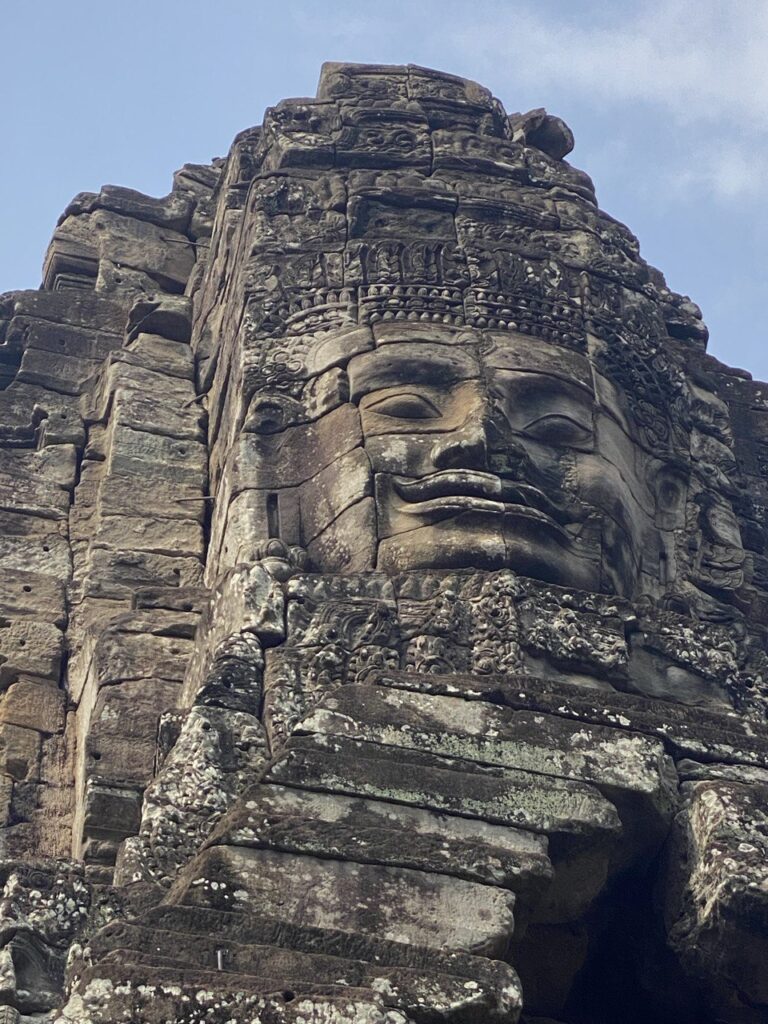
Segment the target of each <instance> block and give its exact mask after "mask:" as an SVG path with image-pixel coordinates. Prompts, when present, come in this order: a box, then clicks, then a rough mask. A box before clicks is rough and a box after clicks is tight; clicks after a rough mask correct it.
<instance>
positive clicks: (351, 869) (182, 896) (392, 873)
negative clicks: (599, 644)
mask: <svg viewBox="0 0 768 1024" xmlns="http://www.w3.org/2000/svg"><path fill="white" fill-rule="evenodd" d="M171 898H172V900H173V901H174V902H182V903H192V904H196V905H199V906H209V907H212V908H214V909H218V908H224V907H226V908H228V909H231V910H237V911H242V910H244V909H246V908H247V907H248V906H249V905H252V904H251V901H254V902H255V903H257V904H258V905H259V906H261V907H262V908H263V911H264V913H267V914H270V915H271V916H276V917H280V918H284V919H285V920H288V921H294V922H296V923H297V924H302V925H313V926H319V927H328V928H341V929H344V930H348V931H349V930H351V931H362V932H363V933H367V934H374V935H377V936H381V937H382V938H386V939H391V940H393V941H396V942H412V943H415V944H417V945H422V946H432V947H436V948H438V949H440V948H444V947H446V946H449V947H450V948H452V949H458V950H462V951H464V952H468V953H480V954H482V955H486V956H494V955H497V956H498V955H499V954H503V953H504V951H505V949H506V947H507V944H508V942H509V939H510V937H511V935H512V931H513V929H514V921H513V916H512V907H513V905H514V896H513V895H512V894H511V893H509V892H507V891H505V890H503V889H499V888H496V887H494V886H484V885H480V884H478V883H475V882H467V881H464V880H463V879H458V878H448V877H447V876H445V875H434V874H428V873H427V872H423V871H412V870H409V869H406V868H389V867H380V866H378V865H371V864H355V863H351V862H345V861H330V860H318V859H317V858H314V857H303V856H295V855H293V854H283V853H275V852H273V851H270V850H247V849H245V848H242V847H238V848H235V847H216V848H214V849H212V850H208V851H206V852H205V853H204V854H202V855H201V857H199V858H198V859H197V860H196V861H195V862H194V864H193V865H192V866H191V867H190V868H189V869H188V874H187V877H186V878H185V879H183V880H181V879H180V880H179V882H178V883H177V886H176V888H175V889H174V891H173V893H172V897H171Z"/></svg>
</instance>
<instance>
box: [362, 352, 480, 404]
mask: <svg viewBox="0 0 768 1024" xmlns="http://www.w3.org/2000/svg"><path fill="white" fill-rule="evenodd" d="M381 351H382V357H381V358H380V359H379V358H376V359H369V360H366V363H365V364H362V365H358V366H353V365H352V364H350V366H349V368H348V372H349V376H350V385H351V387H350V390H351V397H352V399H353V401H354V400H357V399H359V398H360V397H361V396H362V395H365V394H369V393H370V392H371V391H379V390H382V389H384V388H390V387H396V386H398V385H404V386H407V385H409V384H410V385H417V384H427V385H430V386H432V387H437V388H441V387H445V386H451V385H453V384H457V383H458V382H459V381H462V380H472V379H476V378H477V377H478V376H479V372H474V373H472V372H469V367H461V366H458V365H457V363H456V362H455V361H453V360H449V359H443V358H441V357H440V356H439V355H433V356H432V357H431V358H429V359H426V358H418V357H416V356H411V355H409V356H406V357H403V356H400V357H399V358H395V359H393V358H391V357H388V356H387V355H386V353H384V352H383V350H381ZM377 354H378V353H377Z"/></svg>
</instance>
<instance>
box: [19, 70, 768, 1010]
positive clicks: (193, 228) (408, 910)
mask: <svg viewBox="0 0 768 1024" xmlns="http://www.w3.org/2000/svg"><path fill="white" fill-rule="evenodd" d="M572 145H573V139H572V136H571V133H570V131H569V129H568V127H567V126H566V125H565V124H564V123H563V122H562V121H561V120H560V119H559V118H557V117H554V116H552V115H550V114H547V113H546V112H545V111H544V110H535V111H530V112H529V113H527V114H507V113H506V112H505V110H504V108H503V107H502V105H501V104H500V102H499V101H498V100H496V99H494V98H493V97H492V96H491V95H490V94H489V93H488V92H487V90H485V89H484V88H482V87H481V86H479V85H477V84H475V83H474V82H468V81H464V80H462V79H458V78H455V77H453V76H451V75H447V74H443V73H439V72H435V71H431V70H428V69H425V68H419V67H411V66H409V67H380V66H368V65H354V64H327V65H325V66H324V68H323V70H322V74H321V77H320V85H319V89H318V95H317V98H315V99H298V100H295V99H294V100H286V101H284V102H282V103H280V104H278V106H276V107H274V108H271V109H269V110H268V111H267V112H266V114H265V116H264V121H263V124H262V125H261V126H259V127H256V128H252V129H248V130H247V131H245V132H243V133H242V134H241V135H239V136H238V137H237V138H236V139H235V141H234V144H233V146H232V149H231V151H230V153H229V156H228V157H227V158H226V159H223V160H215V161H213V163H212V164H211V165H210V166H201V165H186V166H184V167H183V168H182V169H181V170H180V171H179V172H177V174H176V175H175V177H174V183H173V190H172V191H171V193H170V194H169V195H168V196H166V197H165V198H163V199H152V198H149V197H147V196H144V195H141V194H139V193H136V192H133V191H131V190H129V189H125V188H117V187H111V186H105V187H104V188H103V189H102V191H101V192H100V193H99V194H98V195H95V194H90V193H83V194H80V195H78V196H76V197H75V199H74V200H73V201H72V203H71V204H70V206H69V207H68V208H67V210H66V211H65V212H64V214H63V216H62V218H61V220H60V222H59V224H58V226H57V228H56V230H55V232H54V236H53V239H52V241H51V244H50V248H49V250H48V253H47V256H46V260H45V269H44V280H43V284H42V287H41V288H40V290H39V291H28V292H15V293H11V294H7V295H4V296H2V297H0V579H1V581H2V586H0V691H1V692H0V797H1V800H0V809H1V810H2V815H3V818H2V822H3V826H4V827H3V828H2V830H0V870H1V871H2V879H0V884H2V886H3V895H2V902H1V903H0V933H1V936H2V941H1V942H0V1022H2V1024H22V1022H29V1024H32V1022H34V1024H52V1022H56V1024H118V1022H131V1024H407V1022H412V1024H449V1022H450V1024H515V1022H516V1021H518V1020H520V1021H521V1022H528V1024H640V1022H643V1024H649V1022H654V1024H759V1022H765V1021H766V1020H768V858H767V856H766V855H767V853H768V731H767V730H766V709H767V708H768V660H767V658H766V627H767V626H768V552H767V550H766V548H767V544H768V513H767V509H768V386H766V385H762V384H759V383H756V382H754V381H752V379H751V378H750V376H749V374H747V373H744V372H743V371H740V370H733V369H730V368H728V367H726V366H724V365H722V364H721V363H719V362H718V361H717V360H716V359H714V358H712V357H711V356H708V355H707V354H706V341H707V331H706V328H705V327H704V325H703V323H702V320H701V315H700V312H699V309H698V307H697V306H696V305H695V304H694V303H692V302H691V301H690V300H689V299H687V298H685V297H682V296H680V295H677V294H675V293H673V292H671V291H670V290H669V289H668V288H667V286H666V284H665V282H664V278H663V277H662V275H661V274H660V273H659V271H657V270H655V269H653V268H652V267H650V266H648V265H647V264H646V263H645V262H644V261H643V259H642V258H641V257H640V254H639V247H638V243H637V240H636V239H635V237H634V236H633V235H632V234H631V233H630V231H629V230H628V229H627V228H625V227H624V226H623V225H621V224H619V223H618V222H617V221H615V220H613V219H612V218H611V217H610V216H608V215H607V214H605V213H603V212H601V211H600V209H599V208H598V206H597V202H596V199H595V192H594V188H593V184H592V182H591V180H590V179H589V178H588V177H587V175H586V174H584V173H583V172H581V171H578V170H576V169H575V168H574V167H572V166H571V165H570V164H569V163H568V162H567V161H566V160H565V159H564V158H565V156H566V155H567V154H568V153H569V151H570V149H571V147H572Z"/></svg>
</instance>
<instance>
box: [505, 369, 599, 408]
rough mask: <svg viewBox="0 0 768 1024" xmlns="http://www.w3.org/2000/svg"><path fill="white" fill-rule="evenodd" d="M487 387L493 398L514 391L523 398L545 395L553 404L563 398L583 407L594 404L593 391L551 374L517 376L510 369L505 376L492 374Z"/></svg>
mask: <svg viewBox="0 0 768 1024" xmlns="http://www.w3.org/2000/svg"><path fill="white" fill-rule="evenodd" d="M489 389H490V391H491V394H492V395H493V396H494V397H495V398H502V399H503V398H507V397H509V396H510V394H511V393H514V395H515V397H516V398H518V399H523V400H528V399H536V398H540V397H542V396H546V397H548V398H550V400H551V401H552V402H553V404H554V403H556V402H557V401H562V400H563V399H564V400H566V401H570V402H574V403H575V404H577V405H581V406H583V407H584V408H590V409H592V408H594V407H595V405H596V399H595V395H594V393H593V392H592V391H590V390H589V389H588V388H586V387H585V386H584V385H583V384H580V383H578V382H577V381H564V380H562V379H560V378H557V377H553V376H552V375H551V374H543V373H526V374H525V375H523V376H518V374H517V373H515V372H514V371H512V372H511V373H510V375H509V376H507V375H505V374H504V373H503V371H502V373H496V374H494V375H493V377H492V378H491V381H490V384H489Z"/></svg>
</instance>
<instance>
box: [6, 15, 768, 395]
mask: <svg viewBox="0 0 768 1024" xmlns="http://www.w3.org/2000/svg"><path fill="white" fill-rule="evenodd" d="M2 15H3V16H2V20H1V21H0V24H2V27H3V37H4V46H3V87H2V97H3V98H2V101H0V139H1V140H2V159H0V290H1V291H5V290H9V289H12V288H34V287H37V286H38V284H39V282H40V267H41V263H42V257H43V253H44V251H45V246H46V244H47V242H48V239H49V237H50V234H51V232H52V230H53V227H54V225H55V222H56V218H57V217H58V215H59V214H60V213H61V211H62V210H63V209H64V207H65V206H66V204H67V203H68V202H69V200H70V199H71V198H72V196H73V195H74V194H75V193H76V192H79V191H97V190H98V189H99V187H100V186H101V185H102V184H104V183H107V182H108V183H113V184H121V185H128V186H130V187H132V188H137V189H140V190H141V191H144V192H147V193H150V194H153V195H162V194H164V193H166V192H167V191H168V190H169V188H170V181H171V175H172V173H173V171H174V170H175V169H176V168H177V167H179V166H181V164H183V163H186V162H195V161H208V160H209V159H210V158H211V157H213V156H219V155H225V154H226V152H227V149H228V147H229V144H230V142H231V140H232V138H233V136H234V135H235V133H236V132H238V131H240V130H241V129H243V128H245V127H248V126H249V125H252V124H257V123H259V122H260V121H261V116H262V113H263V111H264V108H265V107H266V106H268V105H270V104H272V103H275V102H276V101H278V100H280V99H282V98H284V97H287V96H311V95H314V92H315V87H316V84H317V77H318V73H319V70H320V65H321V63H322V62H323V61H324V60H351V61H371V62H378V63H408V62H412V63H417V64H425V65H428V66H431V67H439V68H441V69H442V70H445V71H450V72H453V73H455V74H460V75H465V76H466V77H470V78H475V79H477V80H479V81H480V82H482V83H483V84H484V85H486V86H488V87H489V88H490V89H492V90H493V92H494V93H495V94H496V95H497V96H498V97H499V98H500V99H501V100H502V102H503V103H504V105H505V106H506V108H507V110H509V111H515V110H527V109H529V108H531V107H538V106H545V107H547V109H548V110H550V111H552V112H553V113H556V114H559V115H560V116H561V117H564V118H565V120H566V121H568V123H569V124H570V125H571V127H572V129H573V130H574V133H575V136H576V149H575V150H574V152H573V154H572V155H571V158H570V159H571V160H572V162H573V163H574V164H576V166H578V167H581V168H582V169H584V170H586V171H587V172H588V173H589V174H590V175H591V176H592V177H593V179H594V180H595V183H596V186H597V194H598V199H599V201H600V205H601V206H602V208H603V209H605V210H607V211H608V212H609V213H611V214H612V215H613V216H615V217H618V218H619V219H620V220H623V221H624V222H625V223H627V224H628V225H629V227H630V228H631V229H632V230H633V231H634V232H635V234H637V235H638V237H639V239H640V243H641V247H642V252H643V255H644V256H645V258H646V259H647V260H649V262H651V263H653V264H655V265H656V266H658V267H659V268H660V269H661V270H662V271H663V272H664V273H665V274H666V277H667V281H668V283H669V284H670V286H671V287H672V288H674V289H676V290H677V291H681V292H684V293H686V294H689V295H690V296H691V297H692V298H693V299H694V300H695V301H696V302H698V303H699V305H700V306H701V307H702V309H703V311H704V316H705V319H706V321H707V323H708V324H709V327H710V331H711V341H710V351H711V352H712V353H713V354H714V355H716V356H718V357H719V358H721V359H723V360H724V361H725V362H728V363H730V364H731V365H736V366H742V367H744V368H746V369H748V370H750V371H751V372H752V373H753V374H754V375H755V376H756V377H759V378H761V379H763V380H768V345H766V341H767V340H768V339H767V338H766V334H767V333H768V328H766V326H765V311H766V309H768V283H767V282H766V269H765V268H766V264H767V263H768V204H766V201H765V199H766V192H768V185H767V183H768V70H766V69H768V4H766V3H765V0H729V2H728V3H725V2H723V0H697V2H695V3H694V2H688V0H666V2H661V0H632V2H625V0H614V2H612V3H610V4H606V3H591V2H589V0H587V2H582V3H580V2H575V3H574V2H573V0H570V2H569V0H496V2H494V0H471V2H470V0H461V2H456V0H422V2H418V0H411V2H410V3H408V2H402V0H387V2H386V3H384V2H378V3H376V2H370V0H356V2H348V0H321V2H314V3H313V2H309V0H282V2H279V0H265V2H262V0H250V2H246V0H218V2H217V3H215V4H213V3H211V2H210V0H205V2H203V0H151V2H150V0H122V2H118V0H112V2H111V3H110V2H109V0H100V2H95V0H67V2H66V3H65V2H62V0H4V3H3V6H2Z"/></svg>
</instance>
